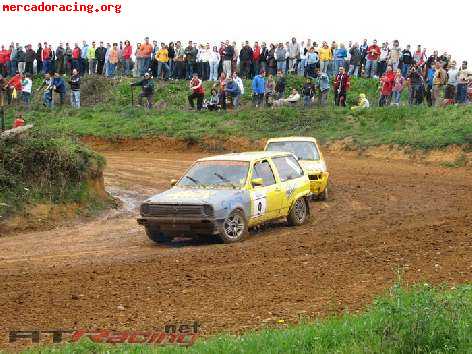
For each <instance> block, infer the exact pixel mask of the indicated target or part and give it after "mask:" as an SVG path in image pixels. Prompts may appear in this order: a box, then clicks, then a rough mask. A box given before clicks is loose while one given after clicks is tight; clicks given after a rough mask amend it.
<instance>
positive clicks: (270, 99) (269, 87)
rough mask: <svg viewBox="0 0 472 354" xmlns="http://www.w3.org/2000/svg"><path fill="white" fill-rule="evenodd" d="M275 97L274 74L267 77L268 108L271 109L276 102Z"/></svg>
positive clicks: (266, 99) (266, 100) (266, 98)
mask: <svg viewBox="0 0 472 354" xmlns="http://www.w3.org/2000/svg"><path fill="white" fill-rule="evenodd" d="M274 96H275V81H274V77H273V75H272V74H269V76H268V77H267V82H266V87H265V103H266V106H267V107H271V106H272V104H273V102H274Z"/></svg>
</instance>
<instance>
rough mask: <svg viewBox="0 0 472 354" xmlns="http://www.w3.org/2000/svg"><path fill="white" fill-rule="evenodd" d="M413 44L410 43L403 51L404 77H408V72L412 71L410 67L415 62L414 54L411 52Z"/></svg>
mask: <svg viewBox="0 0 472 354" xmlns="http://www.w3.org/2000/svg"><path fill="white" fill-rule="evenodd" d="M410 48H411V46H410V45H409V44H408V45H407V46H406V48H405V49H403V51H402V58H401V62H402V75H403V77H404V78H406V77H407V75H408V72H409V71H410V67H411V65H412V64H413V54H411V50H410Z"/></svg>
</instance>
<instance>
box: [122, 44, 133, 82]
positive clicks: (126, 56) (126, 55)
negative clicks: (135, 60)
mask: <svg viewBox="0 0 472 354" xmlns="http://www.w3.org/2000/svg"><path fill="white" fill-rule="evenodd" d="M124 44H125V46H124V48H123V61H124V63H123V64H124V73H125V76H131V66H132V62H131V56H132V55H133V47H132V46H131V43H130V41H128V40H126V41H125V42H124Z"/></svg>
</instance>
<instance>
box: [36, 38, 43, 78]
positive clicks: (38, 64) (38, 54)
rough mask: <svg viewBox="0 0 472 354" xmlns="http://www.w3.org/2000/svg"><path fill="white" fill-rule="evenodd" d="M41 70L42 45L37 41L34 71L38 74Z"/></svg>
mask: <svg viewBox="0 0 472 354" xmlns="http://www.w3.org/2000/svg"><path fill="white" fill-rule="evenodd" d="M42 72H43V47H42V45H41V43H38V49H36V73H37V74H38V75H39V74H40V73H42Z"/></svg>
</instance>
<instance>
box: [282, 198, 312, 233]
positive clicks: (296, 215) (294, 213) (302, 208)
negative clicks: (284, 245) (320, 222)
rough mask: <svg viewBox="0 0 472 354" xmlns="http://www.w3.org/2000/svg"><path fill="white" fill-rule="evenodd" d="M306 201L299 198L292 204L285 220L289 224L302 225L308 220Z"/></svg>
mask: <svg viewBox="0 0 472 354" xmlns="http://www.w3.org/2000/svg"><path fill="white" fill-rule="evenodd" d="M308 217H309V211H308V203H307V202H306V201H305V199H304V198H299V199H297V200H296V201H295V204H293V207H292V210H290V213H289V214H288V217H287V221H288V224H289V225H290V226H298V225H303V224H305V223H306V222H307V221H308Z"/></svg>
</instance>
